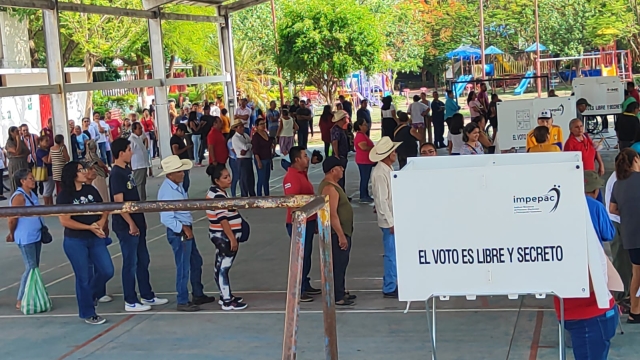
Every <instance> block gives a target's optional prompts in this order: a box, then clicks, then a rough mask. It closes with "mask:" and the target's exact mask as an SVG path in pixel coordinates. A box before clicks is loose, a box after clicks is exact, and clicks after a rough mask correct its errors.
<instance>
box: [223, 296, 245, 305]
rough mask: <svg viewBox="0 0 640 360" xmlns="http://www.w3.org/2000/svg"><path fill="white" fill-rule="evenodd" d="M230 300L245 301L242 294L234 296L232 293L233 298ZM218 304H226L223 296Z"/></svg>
mask: <svg viewBox="0 0 640 360" xmlns="http://www.w3.org/2000/svg"><path fill="white" fill-rule="evenodd" d="M229 301H237V302H243V301H244V299H243V298H242V297H240V296H233V295H231V300H229ZM218 305H224V300H222V298H220V300H218Z"/></svg>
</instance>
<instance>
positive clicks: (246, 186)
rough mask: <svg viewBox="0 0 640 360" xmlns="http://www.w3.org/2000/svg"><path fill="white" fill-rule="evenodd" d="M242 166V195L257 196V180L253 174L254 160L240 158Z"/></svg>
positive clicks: (239, 164)
mask: <svg viewBox="0 0 640 360" xmlns="http://www.w3.org/2000/svg"><path fill="white" fill-rule="evenodd" d="M238 167H239V168H240V195H241V196H242V197H247V196H256V181H255V177H254V175H253V161H251V159H249V158H240V159H238Z"/></svg>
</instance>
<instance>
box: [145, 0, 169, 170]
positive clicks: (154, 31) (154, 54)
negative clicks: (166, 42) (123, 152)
mask: <svg viewBox="0 0 640 360" xmlns="http://www.w3.org/2000/svg"><path fill="white" fill-rule="evenodd" d="M157 11H160V10H157ZM148 22H149V48H150V49H151V71H152V73H153V79H155V80H160V86H156V87H155V88H154V97H155V100H156V125H157V127H158V138H159V139H158V141H159V142H158V144H159V145H160V158H161V159H164V158H166V157H167V156H170V155H171V154H172V152H171V145H170V144H169V141H170V139H171V119H170V118H169V101H168V95H167V93H168V91H167V86H166V74H165V71H166V70H165V63H164V61H165V59H164V50H163V48H162V21H161V20H160V17H158V18H156V19H150V20H148Z"/></svg>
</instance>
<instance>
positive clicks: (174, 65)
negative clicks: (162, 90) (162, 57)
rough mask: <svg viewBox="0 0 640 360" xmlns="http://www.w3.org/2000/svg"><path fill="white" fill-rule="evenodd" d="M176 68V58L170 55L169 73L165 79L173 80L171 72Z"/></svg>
mask: <svg viewBox="0 0 640 360" xmlns="http://www.w3.org/2000/svg"><path fill="white" fill-rule="evenodd" d="M175 67H176V56H175V55H171V57H170V58H169V73H168V74H167V79H172V78H173V70H174V69H175Z"/></svg>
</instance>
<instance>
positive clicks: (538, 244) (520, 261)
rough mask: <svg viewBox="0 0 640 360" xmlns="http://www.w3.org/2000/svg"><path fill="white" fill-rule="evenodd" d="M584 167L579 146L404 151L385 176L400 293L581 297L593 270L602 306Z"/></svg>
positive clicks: (599, 253) (404, 296)
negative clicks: (432, 183) (428, 182)
mask: <svg viewBox="0 0 640 360" xmlns="http://www.w3.org/2000/svg"><path fill="white" fill-rule="evenodd" d="M501 126H502V123H501ZM583 171H584V170H583V168H582V159H581V154H580V153H578V152H569V153H562V152H560V153H531V154H501V155H483V156H451V157H420V158H410V159H409V162H408V164H407V165H406V166H405V167H404V168H403V169H402V170H401V171H395V172H393V174H392V179H391V185H392V192H393V211H394V221H395V224H394V225H395V241H396V257H397V268H398V295H399V300H400V301H425V302H426V301H427V300H429V299H434V298H435V297H440V298H441V299H443V300H446V299H448V297H449V296H465V297H467V299H475V297H476V296H479V295H482V296H487V295H504V296H508V297H509V298H511V299H514V298H518V297H519V296H521V295H527V294H535V295H536V296H537V297H539V298H541V297H544V296H545V295H556V296H559V297H561V298H584V297H588V296H589V293H590V286H589V271H591V276H592V278H593V287H594V291H595V292H596V297H597V300H598V304H599V305H602V306H608V296H609V292H608V290H607V285H606V282H607V280H606V275H604V277H603V275H602V271H603V266H604V267H605V268H606V260H604V261H603V259H604V251H603V250H602V247H601V245H600V243H599V240H598V239H597V236H596V234H595V231H594V229H593V225H592V224H591V220H590V218H589V212H588V208H587V204H586V199H585V194H584V175H583ZM425 179H438V182H437V183H438V190H437V191H428V192H422V191H416V186H415V185H416V184H421V183H424V181H425ZM433 204H438V206H437V207H436V206H432V205H433ZM488 223H490V224H491V225H490V226H487V224H488ZM603 264H605V265H603ZM428 306H429V305H428V303H427V314H429V311H428ZM433 306H434V307H435V301H434V302H433ZM433 316H435V311H434V312H433ZM561 343H562V340H561ZM432 345H433V348H434V353H435V326H434V328H433V331H432ZM561 348H563V347H561Z"/></svg>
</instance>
